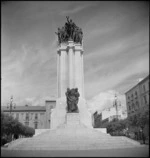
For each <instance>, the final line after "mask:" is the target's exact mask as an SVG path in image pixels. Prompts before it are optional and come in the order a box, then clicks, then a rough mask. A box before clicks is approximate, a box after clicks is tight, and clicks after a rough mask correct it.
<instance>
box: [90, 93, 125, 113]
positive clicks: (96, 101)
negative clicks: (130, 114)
mask: <svg viewBox="0 0 150 158" xmlns="http://www.w3.org/2000/svg"><path fill="white" fill-rule="evenodd" d="M115 94H117V98H118V101H119V102H120V103H121V106H122V109H124V110H125V109H126V100H125V95H124V94H120V93H119V92H117V91H114V90H108V91H105V92H101V93H99V94H98V95H96V96H94V97H93V98H92V99H90V100H88V102H87V103H88V108H89V110H90V111H91V112H92V113H94V112H95V111H99V112H101V111H102V110H104V109H106V108H110V107H113V104H114V99H115Z"/></svg>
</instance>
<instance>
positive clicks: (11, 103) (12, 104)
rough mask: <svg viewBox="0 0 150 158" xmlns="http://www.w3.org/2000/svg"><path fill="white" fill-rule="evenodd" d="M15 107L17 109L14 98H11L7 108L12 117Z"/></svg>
mask: <svg viewBox="0 0 150 158" xmlns="http://www.w3.org/2000/svg"><path fill="white" fill-rule="evenodd" d="M13 107H14V109H15V108H16V104H15V103H13V96H11V98H10V103H8V104H7V108H10V115H11V112H12V109H13Z"/></svg>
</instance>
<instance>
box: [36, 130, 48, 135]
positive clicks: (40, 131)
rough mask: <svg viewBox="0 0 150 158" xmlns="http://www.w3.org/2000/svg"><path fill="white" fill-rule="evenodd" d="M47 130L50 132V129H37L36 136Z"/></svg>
mask: <svg viewBox="0 0 150 158" xmlns="http://www.w3.org/2000/svg"><path fill="white" fill-rule="evenodd" d="M47 130H50V129H35V134H34V136H37V135H39V134H41V133H43V132H46V131H47Z"/></svg>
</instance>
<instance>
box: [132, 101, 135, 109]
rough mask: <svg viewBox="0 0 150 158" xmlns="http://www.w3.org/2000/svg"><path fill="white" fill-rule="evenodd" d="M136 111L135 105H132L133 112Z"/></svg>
mask: <svg viewBox="0 0 150 158" xmlns="http://www.w3.org/2000/svg"><path fill="white" fill-rule="evenodd" d="M134 109H135V106H134V103H133V104H132V111H134Z"/></svg>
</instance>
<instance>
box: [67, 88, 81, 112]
mask: <svg viewBox="0 0 150 158" xmlns="http://www.w3.org/2000/svg"><path fill="white" fill-rule="evenodd" d="M79 96H80V94H79V92H78V88H72V89H70V88H67V92H66V99H67V112H68V113H72V112H75V113H78V112H79V110H78V106H77V104H78V101H79Z"/></svg>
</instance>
